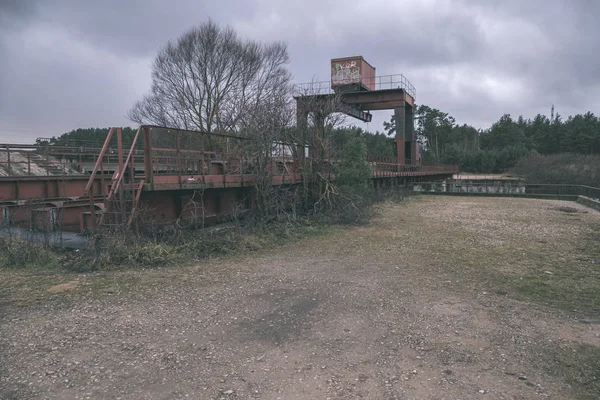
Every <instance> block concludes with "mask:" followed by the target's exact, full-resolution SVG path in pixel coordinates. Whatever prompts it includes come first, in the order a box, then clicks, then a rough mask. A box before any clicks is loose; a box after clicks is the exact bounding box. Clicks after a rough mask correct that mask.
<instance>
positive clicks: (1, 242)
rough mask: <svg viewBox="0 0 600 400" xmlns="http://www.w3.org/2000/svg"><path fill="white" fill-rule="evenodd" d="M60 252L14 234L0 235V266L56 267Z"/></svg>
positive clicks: (59, 260)
mask: <svg viewBox="0 0 600 400" xmlns="http://www.w3.org/2000/svg"><path fill="white" fill-rule="evenodd" d="M60 265H61V256H60V253H58V252H56V251H53V250H52V249H51V248H49V247H48V246H44V245H42V244H37V243H32V242H30V241H26V240H23V239H21V238H20V237H16V236H0V266H2V267H17V268H25V269H27V268H56V267H58V266H60Z"/></svg>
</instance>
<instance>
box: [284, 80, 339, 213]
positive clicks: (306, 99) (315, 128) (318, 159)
mask: <svg viewBox="0 0 600 400" xmlns="http://www.w3.org/2000/svg"><path fill="white" fill-rule="evenodd" d="M294 95H295V98H296V105H297V119H298V120H297V121H296V129H295V130H291V131H290V133H289V137H290V139H289V140H290V141H291V142H294V143H302V147H301V148H299V152H302V154H298V158H299V159H303V158H304V157H303V156H304V153H305V152H306V149H308V153H309V154H308V155H309V159H308V162H304V163H303V179H302V181H303V191H304V196H303V198H304V203H305V206H306V205H307V204H310V203H311V202H312V201H314V200H315V199H318V198H320V197H322V195H323V191H324V190H325V187H326V185H325V184H324V180H327V178H326V177H325V176H324V175H323V173H325V172H326V171H331V165H330V161H334V160H332V159H331V157H332V156H333V157H334V158H335V154H334V152H333V154H332V150H333V149H332V147H331V144H330V141H329V138H328V135H327V133H328V132H329V131H331V130H332V129H334V128H335V127H338V126H340V125H342V124H343V123H344V121H345V117H346V116H345V114H344V113H343V111H344V104H343V101H342V95H341V93H335V92H333V91H332V90H331V86H330V83H329V82H316V81H315V80H313V81H312V82H311V83H308V84H305V85H300V86H296V88H295V93H294Z"/></svg>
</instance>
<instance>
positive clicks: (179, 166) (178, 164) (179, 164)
mask: <svg viewBox="0 0 600 400" xmlns="http://www.w3.org/2000/svg"><path fill="white" fill-rule="evenodd" d="M177 177H178V178H179V179H178V180H179V189H181V134H179V133H178V134H177Z"/></svg>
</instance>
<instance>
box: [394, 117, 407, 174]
mask: <svg viewBox="0 0 600 400" xmlns="http://www.w3.org/2000/svg"><path fill="white" fill-rule="evenodd" d="M405 119H406V114H405V109H404V105H402V106H400V107H396V108H394V120H395V122H396V152H397V155H398V163H400V164H406V152H405V140H406V138H405V134H406V132H405V129H406V122H405Z"/></svg>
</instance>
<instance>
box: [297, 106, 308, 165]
mask: <svg viewBox="0 0 600 400" xmlns="http://www.w3.org/2000/svg"><path fill="white" fill-rule="evenodd" d="M296 127H297V129H298V131H299V133H300V134H299V136H300V137H301V138H302V141H303V143H300V144H299V146H298V157H299V158H300V160H302V161H304V159H305V151H306V150H305V149H306V144H307V143H308V137H307V136H308V135H307V128H308V111H307V109H306V107H304V104H302V102H300V101H299V100H298V99H296Z"/></svg>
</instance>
